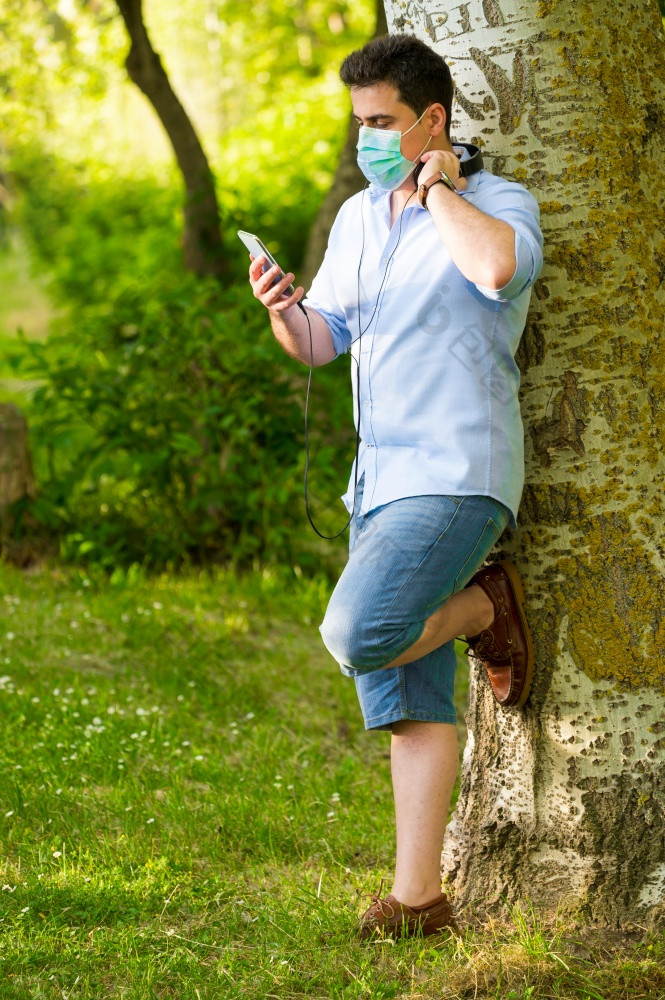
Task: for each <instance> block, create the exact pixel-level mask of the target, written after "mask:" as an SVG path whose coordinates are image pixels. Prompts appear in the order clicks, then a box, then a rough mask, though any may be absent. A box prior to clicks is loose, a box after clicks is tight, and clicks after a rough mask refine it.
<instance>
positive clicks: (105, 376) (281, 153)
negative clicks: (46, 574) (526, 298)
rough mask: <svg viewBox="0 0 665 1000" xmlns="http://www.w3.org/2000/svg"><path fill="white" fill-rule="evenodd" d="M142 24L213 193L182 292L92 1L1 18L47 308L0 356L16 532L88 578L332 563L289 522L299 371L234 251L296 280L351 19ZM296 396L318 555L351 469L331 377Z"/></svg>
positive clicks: (170, 223)
mask: <svg viewBox="0 0 665 1000" xmlns="http://www.w3.org/2000/svg"><path fill="white" fill-rule="evenodd" d="M144 9H145V15H146V21H147V26H148V30H149V32H150V34H151V38H152V41H153V43H154V45H155V48H156V49H157V50H158V51H159V53H160V55H161V57H162V59H163V61H164V64H165V66H166V68H167V70H168V72H169V73H170V75H171V79H172V81H173V83H174V86H175V89H176V91H177V92H178V93H179V95H180V96H181V97H182V98H183V101H184V104H185V106H186V107H188V108H190V109H191V110H193V111H194V114H195V123H196V126H197V128H198V130H199V132H200V134H201V135H202V138H203V140H204V145H205V146H206V148H207V150H208V152H209V154H210V159H211V166H212V169H213V171H214V172H215V174H216V176H217V179H218V196H219V201H220V207H221V213H222V231H223V234H224V239H225V254H226V256H227V258H228V260H229V262H230V265H231V273H230V279H229V283H228V284H227V286H226V287H224V288H219V287H217V286H215V285H213V284H211V283H208V282H198V281H195V280H194V279H193V278H191V277H190V276H187V275H186V274H184V272H183V269H182V263H181V253H180V239H181V232H182V193H181V192H182V180H181V178H180V176H179V174H178V171H177V168H176V167H175V165H174V164H173V163H172V161H171V156H172V153H171V151H170V149H169V148H168V147H167V145H166V144H165V142H164V138H163V136H162V135H161V131H160V127H159V125H158V124H157V123H156V120H155V116H154V113H153V111H152V109H151V108H150V107H149V106H148V105H147V104H146V103H145V102H144V101H143V99H142V98H141V96H140V95H139V93H138V91H137V90H136V88H135V87H134V86H133V85H131V84H128V83H127V81H126V74H125V71H124V69H123V66H122V62H123V59H124V57H125V55H126V52H127V38H126V34H125V32H124V29H123V26H122V22H121V20H120V18H119V15H118V12H117V9H116V6H115V4H114V3H113V2H112V0H100V2H99V3H95V4H83V5H78V4H75V3H59V4H58V5H57V7H56V5H55V4H54V3H51V2H50V0H34V2H33V0H30V2H29V3H27V4H21V3H19V2H18V0H8V5H7V7H6V8H3V14H2V15H0V22H1V26H2V28H3V31H4V34H5V38H6V42H7V46H6V51H7V54H8V57H7V60H6V68H5V72H4V75H3V76H2V79H0V89H1V90H3V91H4V93H5V94H6V95H7V96H10V97H11V99H12V111H11V114H10V115H8V116H7V118H6V119H5V121H4V122H3V136H2V138H3V141H4V146H5V155H4V162H3V164H2V167H3V171H4V174H5V176H6V178H7V181H8V185H9V188H10V189H11V191H12V193H13V196H14V199H15V202H16V204H15V206H14V208H13V212H12V221H13V224H14V225H18V226H19V227H20V229H21V233H22V239H23V241H24V243H27V245H28V246H29V249H30V253H31V256H32V259H33V263H34V265H35V268H36V270H37V271H38V272H39V273H40V275H48V276H49V279H50V285H49V288H50V294H51V298H52V300H53V302H54V304H55V306H56V307H57V309H58V317H57V319H56V320H55V322H54V323H53V327H52V330H51V332H50V335H49V337H48V339H47V340H46V342H45V343H43V344H42V343H30V342H29V341H28V339H27V338H26V337H21V336H19V337H18V338H17V339H16V341H15V342H14V343H11V342H9V343H10V347H9V349H8V352H7V354H6V358H5V362H4V368H5V370H4V371H3V373H2V374H3V375H6V374H11V375H12V376H13V377H14V378H15V379H22V380H24V381H23V382H22V383H20V384H22V385H24V386H29V385H30V383H29V382H28V381H25V380H30V379H32V380H38V386H39V387H38V388H37V389H36V391H34V392H30V391H29V390H28V395H27V398H26V402H25V404H24V405H23V409H24V410H25V412H26V416H27V419H28V423H29V427H30V434H31V438H30V440H31V448H32V452H33V458H34V463H35V471H36V478H37V485H38V491H39V493H38V497H37V499H36V500H35V501H34V502H32V503H31V504H29V505H28V506H27V513H29V514H31V515H33V516H34V517H36V518H37V520H38V521H39V523H41V524H42V525H44V527H45V528H46V529H47V530H48V532H50V533H51V534H52V535H53V536H54V537H55V538H56V539H58V540H59V542H60V546H61V552H62V554H63V556H64V557H66V558H71V559H77V560H78V559H85V560H86V561H88V562H92V561H97V562H99V563H100V564H102V565H104V566H107V567H116V566H119V565H122V566H127V565H131V564H132V563H134V562H140V563H144V564H145V565H149V566H151V567H160V566H167V565H173V566H177V565H180V564H181V563H184V562H187V561H189V560H195V561H202V562H206V561H210V560H212V561H232V562H236V563H241V564H245V563H247V562H250V561H252V560H254V559H256V558H260V559H262V560H269V561H274V560H285V561H288V562H289V563H291V564H299V565H303V566H307V565H308V564H316V565H317V566H318V565H321V564H322V558H323V565H326V559H328V560H330V559H332V560H333V562H334V563H335V564H336V563H337V560H338V558H339V556H338V555H334V556H332V557H331V556H330V555H329V554H328V553H329V552H330V551H331V550H330V549H329V548H328V547H326V549H325V552H326V555H325V556H323V557H322V552H323V550H322V549H321V546H320V543H319V542H318V540H317V539H316V536H314V535H313V533H311V530H310V529H309V527H307V526H306V520H305V514H304V509H303V502H302V473H303V464H304V463H303V459H304V456H303V405H304V392H305V376H306V369H305V368H304V367H303V366H301V365H298V364H297V363H296V362H293V361H290V360H289V359H288V358H286V357H285V356H284V354H283V352H282V351H281V349H280V348H278V347H277V346H276V344H275V343H274V341H273V338H272V335H271V333H270V330H269V325H268V320H267V316H266V314H265V311H264V310H263V309H262V307H261V306H260V305H259V304H258V303H256V301H255V300H254V299H253V298H252V296H251V294H250V290H249V287H248V284H247V264H248V260H247V255H246V251H245V250H244V249H243V247H242V246H241V244H240V242H239V241H238V240H237V237H236V235H235V230H236V229H238V228H243V229H249V230H252V231H254V232H257V233H259V234H260V235H261V237H262V238H263V239H264V240H266V241H267V242H268V244H269V246H270V247H271V249H272V250H273V251H274V252H275V253H276V254H277V256H278V259H279V260H280V262H281V263H282V264H283V266H284V267H285V268H288V269H291V270H294V271H296V272H297V269H298V266H299V264H300V261H301V258H302V254H303V252H304V248H305V244H306V240H307V234H308V231H309V227H310V225H311V222H312V219H313V217H314V215H315V213H316V211H317V208H318V205H319V203H320V200H321V198H322V196H323V193H324V192H325V189H326V187H327V185H328V184H329V183H330V180H331V178H332V175H333V172H334V169H335V166H336V162H337V152H338V149H339V147H340V144H341V142H342V140H343V135H344V130H345V123H346V120H347V114H348V98H347V96H346V95H345V94H344V92H343V88H342V87H341V85H340V83H339V80H338V78H337V66H338V65H339V61H340V59H341V57H342V55H343V54H344V53H345V52H346V51H348V50H349V48H351V47H353V46H354V45H356V44H361V43H362V41H364V40H365V38H366V37H367V35H368V34H369V33H370V32H371V30H372V27H373V17H374V3H373V2H372V0H362V2H358V3H355V4H350V3H346V2H340V0H317V2H313V3H308V4H306V5H305V4H302V3H301V2H300V0H286V2H280V3H277V2H276V0H264V2H257V3H256V4H252V5H248V6H243V5H238V4H234V3H231V2H227V0H214V2H213V3H211V2H210V0H189V2H188V4H187V5H186V9H185V8H181V7H179V6H178V5H175V6H168V5H167V6H164V5H160V4H157V3H154V2H153V3H151V2H146V3H145V4H144ZM30 53H33V55H34V58H32V59H31V58H28V56H29V54H30ZM8 368H9V369H10V371H8V370H7V369H8ZM314 384H315V389H314V408H313V414H314V420H315V423H316V425H317V426H319V427H320V428H321V433H320V434H319V435H318V438H317V435H316V434H315V435H314V447H315V451H316V455H315V467H314V471H313V475H312V484H311V485H312V490H311V491H312V493H313V494H314V497H315V501H314V502H315V516H316V517H317V521H318V520H322V521H323V524H322V529H323V530H324V531H326V532H329V533H332V532H334V531H336V530H338V529H339V527H340V526H341V525H342V524H343V523H344V520H345V512H344V509H343V507H342V506H341V504H340V503H339V499H338V498H339V495H340V493H341V492H343V490H344V487H345V485H346V479H347V476H348V467H349V464H350V460H351V458H352V454H353V427H352V424H351V419H350V410H351V407H350V398H349V389H348V369H347V365H346V364H344V363H341V364H338V365H335V366H331V367H330V368H329V369H325V370H318V371H317V372H316V374H315V378H314ZM11 398H17V397H16V394H12V397H11ZM328 509H330V511H331V513H330V515H329V516H328V515H327V512H328ZM23 513H24V514H25V513H26V511H25V510H23ZM26 523H27V522H26ZM18 530H22V522H20V521H19V524H18ZM336 551H338V550H336Z"/></svg>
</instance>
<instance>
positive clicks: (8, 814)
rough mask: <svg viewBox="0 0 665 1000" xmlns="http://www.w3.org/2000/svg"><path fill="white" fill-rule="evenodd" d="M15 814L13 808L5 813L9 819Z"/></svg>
mask: <svg viewBox="0 0 665 1000" xmlns="http://www.w3.org/2000/svg"><path fill="white" fill-rule="evenodd" d="M13 815H14V810H13V809H10V810H9V812H7V813H5V816H6V817H7V819H8V818H9V817H10V816H13Z"/></svg>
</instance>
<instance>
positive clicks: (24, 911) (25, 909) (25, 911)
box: [21, 906, 30, 913]
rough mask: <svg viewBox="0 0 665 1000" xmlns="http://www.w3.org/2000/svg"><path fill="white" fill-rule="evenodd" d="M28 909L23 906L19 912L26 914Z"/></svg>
mask: <svg viewBox="0 0 665 1000" xmlns="http://www.w3.org/2000/svg"><path fill="white" fill-rule="evenodd" d="M29 909H30V907H29V906H24V907H23V909H22V910H21V913H27V912H28V910H29Z"/></svg>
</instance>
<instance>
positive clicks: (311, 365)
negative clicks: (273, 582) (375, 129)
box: [297, 186, 416, 541]
mask: <svg viewBox="0 0 665 1000" xmlns="http://www.w3.org/2000/svg"><path fill="white" fill-rule="evenodd" d="M366 190H367V186H365V188H364V189H363V193H362V200H361V203H360V218H361V223H362V241H361V248H360V259H359V261H358V271H357V275H356V288H357V309H358V357H357V358H354V359H353V360H354V361H355V362H356V401H357V411H358V412H357V423H356V457H355V461H354V482H353V507H352V508H351V513H350V514H349V517H348V520H347V522H346V524H345V525H344V527H343V528H341V529H340V530H339V531H338V532H337V534H335V535H325V534H324V533H323V532H322V531H319V529H318V528H317V526H316V525H315V524H314V520H313V518H312V514H311V511H310V508H309V489H308V478H309V465H310V454H309V402H310V394H311V387H312V372H313V369H314V342H313V338H312V324H311V321H310V318H309V315H308V313H307V310H306V309H305V307H304V305H303V304H302V302H298V303H297V304H298V306H299V308H300V310H301V312H303V313H304V315H305V319H306V320H307V329H308V332H309V374H308V376H307V391H306V393H305V477H304V493H305V512H306V514H307V520H308V521H309V523H310V524H311V526H312V528H313V529H314V531H315V532H316V534H317V535H318V536H319V538H325V539H326V541H333V540H334V539H335V538H339V537H340V535H343V534H344V532H345V531H346V529H347V528H348V527H349V525H350V524H351V521H352V520H353V515H354V514H355V510H356V495H357V492H358V458H359V456H360V356H361V351H362V337H363V334H364V333H367V331H368V330H369V328H370V326H371V325H372V323H373V321H374V316H375V315H376V310H377V309H378V307H379V302H380V301H381V293H382V292H383V287H384V285H385V283H386V279H387V277H388V271H389V270H390V264H391V262H392V259H393V257H394V256H395V253H396V251H397V247H398V246H399V244H400V240H401V238H402V220H403V218H404V211H405V209H406V207H407V205H408V204H409V202H410V201H411V199H412V198H413V196H414V194H415V193H416V192H415V191H412V192H411V194H410V195H409V197H408V198H407V200H406V202H405V203H404V205H403V207H402V209H401V211H400V214H399V229H398V230H397V241H396V243H395V246H394V247H393V250H392V253H391V254H390V257H389V258H388V261H387V263H386V269H385V271H384V273H383V278H382V279H381V284H380V286H379V290H378V292H377V295H376V301H375V303H374V309H373V310H372V315H371V316H370V318H369V320H368V321H367V323H366V325H365V327H364V329H363V328H362V324H361V321H360V269H361V267H362V261H363V254H364V252H365V213H364V202H365V191H366ZM352 357H353V355H352Z"/></svg>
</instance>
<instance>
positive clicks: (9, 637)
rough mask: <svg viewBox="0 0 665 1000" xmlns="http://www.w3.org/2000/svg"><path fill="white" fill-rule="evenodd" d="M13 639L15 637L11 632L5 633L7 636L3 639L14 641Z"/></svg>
mask: <svg viewBox="0 0 665 1000" xmlns="http://www.w3.org/2000/svg"><path fill="white" fill-rule="evenodd" d="M15 638H16V636H15V635H14V633H13V632H7V634H6V635H5V639H15Z"/></svg>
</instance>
